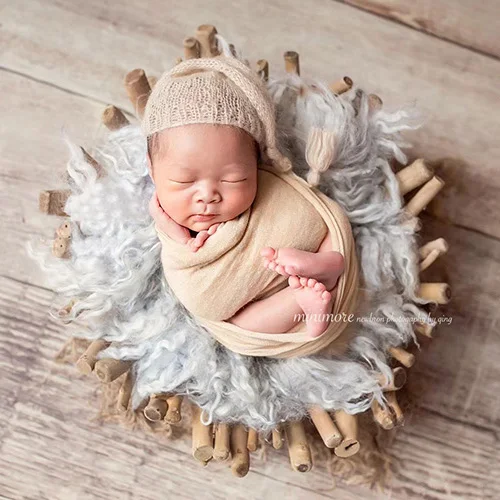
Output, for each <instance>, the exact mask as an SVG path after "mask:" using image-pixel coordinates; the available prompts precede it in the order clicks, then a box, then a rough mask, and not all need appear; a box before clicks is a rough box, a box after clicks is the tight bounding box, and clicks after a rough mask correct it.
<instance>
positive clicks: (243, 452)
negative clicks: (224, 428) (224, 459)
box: [231, 424, 250, 477]
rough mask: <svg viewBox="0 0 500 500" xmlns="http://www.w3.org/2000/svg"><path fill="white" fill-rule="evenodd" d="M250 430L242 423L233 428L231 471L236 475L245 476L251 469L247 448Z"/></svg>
mask: <svg viewBox="0 0 500 500" xmlns="http://www.w3.org/2000/svg"><path fill="white" fill-rule="evenodd" d="M247 443H248V432H247V431H246V429H245V427H244V426H243V425H241V424H237V425H235V426H233V427H232V428H231V455H232V457H233V458H232V463H231V471H232V473H233V474H234V475H235V476H236V477H244V476H246V475H247V474H248V471H249V469H250V454H249V452H248V448H247Z"/></svg>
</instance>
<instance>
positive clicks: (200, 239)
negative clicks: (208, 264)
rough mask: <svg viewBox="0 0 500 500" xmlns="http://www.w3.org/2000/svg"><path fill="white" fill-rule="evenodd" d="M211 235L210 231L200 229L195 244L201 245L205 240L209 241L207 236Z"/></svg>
mask: <svg viewBox="0 0 500 500" xmlns="http://www.w3.org/2000/svg"><path fill="white" fill-rule="evenodd" d="M209 236H210V235H209V234H208V231H200V232H199V233H198V234H197V235H196V238H195V245H196V246H198V247H201V246H202V245H203V243H205V241H207V238H208V237H209Z"/></svg>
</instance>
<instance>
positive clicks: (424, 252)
mask: <svg viewBox="0 0 500 500" xmlns="http://www.w3.org/2000/svg"><path fill="white" fill-rule="evenodd" d="M448 249H449V245H448V242H447V241H446V240H445V239H444V238H437V239H436V240H432V241H429V243H426V244H425V245H422V246H421V247H420V248H419V249H418V254H419V257H420V259H421V260H423V259H426V258H427V257H428V256H429V255H430V254H431V252H433V251H434V250H437V251H438V252H440V253H441V254H444V253H446V252H447V251H448Z"/></svg>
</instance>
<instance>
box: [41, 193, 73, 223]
mask: <svg viewBox="0 0 500 500" xmlns="http://www.w3.org/2000/svg"><path fill="white" fill-rule="evenodd" d="M70 195H71V190H70V189H50V190H47V191H41V192H40V196H39V199H38V208H39V210H40V212H42V213H44V214H47V215H60V216H62V217H67V216H68V214H67V213H66V212H65V211H64V205H66V201H67V200H68V198H69V197H70Z"/></svg>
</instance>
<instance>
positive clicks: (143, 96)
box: [125, 68, 151, 118]
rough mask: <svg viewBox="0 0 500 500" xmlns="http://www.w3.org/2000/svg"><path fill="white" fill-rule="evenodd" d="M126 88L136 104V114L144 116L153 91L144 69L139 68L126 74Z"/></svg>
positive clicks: (131, 100) (133, 103)
mask: <svg viewBox="0 0 500 500" xmlns="http://www.w3.org/2000/svg"><path fill="white" fill-rule="evenodd" d="M125 90H126V91H127V95H128V98H129V99H130V102H131V103H132V105H133V106H134V110H135V113H136V115H137V116H138V117H139V118H142V117H143V115H144V109H145V108H146V103H147V102H148V97H149V94H150V93H151V87H150V86H149V82H148V79H147V77H146V73H144V70H143V69H141V68H137V69H133V70H132V71H130V72H128V73H127V75H126V76H125Z"/></svg>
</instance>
